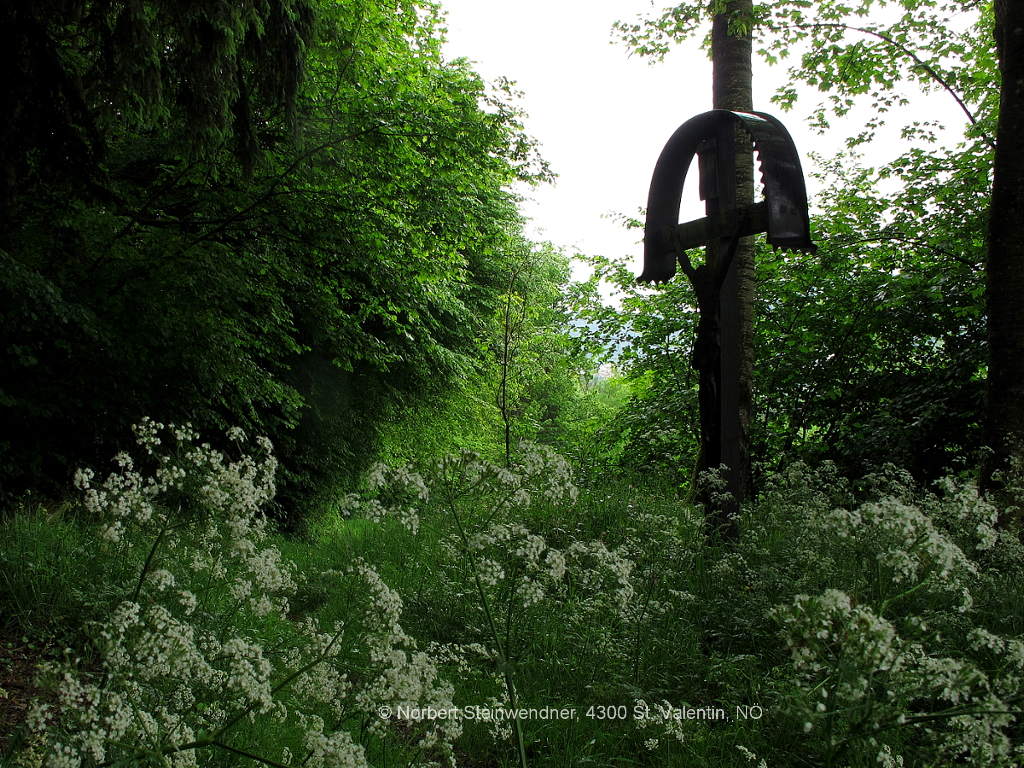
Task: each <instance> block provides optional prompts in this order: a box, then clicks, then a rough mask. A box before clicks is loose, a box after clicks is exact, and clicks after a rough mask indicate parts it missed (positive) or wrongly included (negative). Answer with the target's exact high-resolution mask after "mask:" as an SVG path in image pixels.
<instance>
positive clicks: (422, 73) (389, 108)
mask: <svg viewBox="0 0 1024 768" xmlns="http://www.w3.org/2000/svg"><path fill="white" fill-rule="evenodd" d="M3 13H4V14H6V18H5V19H4V23H3V24H0V26H2V27H3V30H4V32H3V34H4V35H5V36H6V38H7V39H6V43H7V44H6V45H4V46H3V49H4V54H3V55H5V56H7V57H8V58H9V59H10V60H9V61H8V64H9V66H8V71H9V72H14V73H15V77H13V78H11V79H7V80H5V90H4V91H3V93H2V98H3V99H4V104H3V108H2V109H0V112H2V113H3V114H4V116H5V117H4V118H3V119H4V120H5V122H4V125H3V127H2V130H3V131H4V141H3V144H2V146H3V161H2V163H3V167H4V185H5V186H4V189H3V191H4V194H3V211H2V221H3V234H2V238H0V249H2V250H0V258H2V259H3V266H2V269H0V294H2V300H0V306H2V307H3V309H2V313H3V318H2V323H0V328H2V331H0V333H2V335H3V340H2V341H3V343H2V344H0V355H2V356H3V364H2V367H3V370H4V372H5V373H4V377H3V381H2V383H0V407H2V408H3V411H4V414H3V418H2V423H3V433H2V436H0V449H2V451H3V459H2V460H0V482H2V487H3V490H4V492H5V493H7V494H11V493H19V492H21V491H22V490H23V489H24V488H26V487H40V485H42V486H43V487H47V483H49V484H50V486H49V487H55V486H56V484H63V482H65V481H66V479H67V477H68V476H69V474H68V473H69V472H70V471H71V470H72V469H73V467H74V466H75V464H76V463H80V462H87V461H99V460H101V459H102V458H103V457H104V456H105V455H109V454H110V449H111V447H112V446H114V445H116V444H118V443H120V442H121V441H123V439H124V434H126V430H127V429H128V426H129V425H130V424H132V423H135V422H138V420H139V419H140V418H142V417H143V416H150V417H152V418H156V419H158V420H164V421H176V422H179V423H180V422H185V421H188V422H191V423H193V424H194V425H195V426H196V427H199V428H202V427H206V426H213V425H239V426H242V427H243V428H245V429H252V430H258V431H261V432H263V433H265V434H268V435H269V436H270V437H271V438H272V439H273V440H274V442H275V443H276V444H277V445H278V450H279V452H280V453H281V454H282V456H283V459H284V462H283V465H284V468H285V470H286V475H285V477H286V479H287V478H290V481H291V482H290V484H289V483H286V484H285V494H284V497H285V499H287V498H288V494H289V493H292V492H296V493H297V492H299V491H300V490H301V491H303V492H310V491H312V490H313V489H314V488H316V487H323V485H324V483H325V481H326V480H328V479H330V478H331V477H335V478H336V477H337V476H339V475H344V474H346V473H356V472H357V471H358V470H359V468H360V466H361V465H362V464H363V463H365V461H367V460H368V459H369V458H370V457H371V456H372V450H373V448H372V446H373V444H374V437H373V436H374V434H375V430H376V428H377V425H379V424H380V423H381V421H382V420H389V419H394V418H398V417H399V414H400V413H401V409H402V408H403V406H408V405H409V404H410V403H411V402H415V401H422V400H423V399H424V398H429V397H432V396H436V395H438V394H439V393H442V392H443V391H445V389H446V388H447V387H450V386H451V385H452V384H453V383H455V382H458V381H459V380H460V379H462V378H463V377H465V376H466V375H467V372H468V371H470V370H471V369H472V368H473V367H474V365H476V361H477V360H478V359H479V357H480V350H479V348H478V345H477V344H476V341H475V333H474V323H473V322H471V320H472V318H474V317H475V316H476V315H477V314H479V313H481V312H485V311H486V308H488V307H490V306H493V303H494V301H495V300H496V299H495V297H496V296H497V295H500V294H501V293H502V292H503V291H504V290H505V287H506V286H505V285H503V283H502V281H503V277H502V274H503V272H502V269H503V268H502V264H503V260H504V259H505V258H506V255H507V254H509V253H511V251H512V250H513V248H514V247H516V246H515V244H516V242H517V239H518V238H520V237H521V235H520V228H521V221H520V218H519V214H518V212H517V210H516V198H515V196H514V195H513V194H512V193H511V192H510V187H511V185H512V183H513V182H514V181H516V180H527V181H537V180H540V179H543V178H545V177H546V176H548V174H549V172H548V170H547V168H546V166H545V165H544V163H543V162H542V161H541V160H540V159H539V157H538V156H537V154H536V152H535V150H534V147H533V144H532V142H531V140H530V139H529V138H528V137H526V136H525V135H524V133H523V131H522V125H521V121H520V115H519V112H518V110H517V108H516V107H515V105H514V94H513V92H512V90H511V88H510V87H509V86H508V84H507V83H498V84H497V85H496V86H495V87H489V86H487V85H486V84H485V83H484V82H483V81H482V80H481V79H480V78H479V77H478V76H477V75H476V74H475V73H473V72H472V70H471V69H470V68H469V66H468V64H467V63H466V62H464V61H453V62H448V61H445V60H444V58H443V57H442V55H441V52H440V45H441V34H440V31H439V24H440V18H439V16H438V10H437V9H436V8H434V7H433V6H423V5H420V4H416V3H412V2H402V3H391V2H386V1H384V2H370V3H341V4H337V3H326V2H324V3H299V2H279V1H278V0H270V1H269V2H231V3H221V2H209V3H199V4H196V3H177V2H141V3H139V2H133V3H99V2H97V3H53V4H44V5H33V4H29V3H15V4H8V5H6V6H5V9H4V11H3ZM8 139H10V141H8Z"/></svg>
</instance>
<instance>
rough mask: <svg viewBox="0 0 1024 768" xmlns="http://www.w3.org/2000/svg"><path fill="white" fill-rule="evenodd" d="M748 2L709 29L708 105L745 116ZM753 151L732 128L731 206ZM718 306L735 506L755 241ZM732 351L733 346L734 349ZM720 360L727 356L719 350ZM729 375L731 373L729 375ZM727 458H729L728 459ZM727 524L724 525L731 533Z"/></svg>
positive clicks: (750, 344)
mask: <svg viewBox="0 0 1024 768" xmlns="http://www.w3.org/2000/svg"><path fill="white" fill-rule="evenodd" d="M752 20H753V4H752V2H751V0H730V1H729V2H727V3H726V7H725V12H724V13H720V14H717V15H716V16H715V18H714V22H713V27H712V31H711V57H712V62H713V71H712V106H713V107H714V108H715V109H728V110H733V111H737V112H749V111H751V110H752V109H753V108H754V98H753V74H752V68H751V49H752V44H751V29H752ZM753 169H754V164H753V151H752V150H751V145H750V137H749V135H748V134H747V133H746V132H745V131H744V130H743V129H742V128H740V127H738V126H737V128H736V200H735V201H734V202H733V205H734V206H735V207H743V206H746V205H749V204H751V203H753V202H754V176H753ZM722 304H723V306H727V307H735V308H738V310H739V311H738V313H734V312H726V313H724V314H723V316H722V318H721V323H722V341H723V344H732V345H738V347H739V349H738V351H737V353H736V354H733V355H729V357H731V359H733V360H738V361H739V371H738V376H739V388H738V390H737V391H736V393H735V395H733V397H735V398H738V404H737V403H736V402H735V401H733V402H732V403H730V404H727V407H733V408H735V407H738V409H739V434H738V435H736V436H735V440H736V444H735V445H723V446H722V456H723V463H725V464H727V465H728V464H730V463H733V464H735V466H730V467H729V469H730V470H731V472H730V484H729V485H730V488H729V490H730V491H731V493H732V495H733V497H734V499H735V502H736V504H735V505H734V508H735V506H736V505H738V504H739V503H742V502H743V501H745V500H746V499H747V498H749V496H750V492H751V472H750V424H751V420H752V419H751V415H752V414H751V411H752V388H753V386H752V385H753V375H754V239H753V238H752V237H745V238H743V239H741V240H740V242H739V244H738V246H737V249H736V254H735V256H734V257H733V261H732V266H731V267H730V270H729V273H728V277H727V278H726V281H725V283H724V285H723V286H722ZM734 348H735V346H734ZM723 357H726V355H725V350H724V349H723ZM729 375H736V373H735V372H732V371H730V372H729ZM726 457H730V458H729V459H727V458H726ZM731 528H732V526H731V525H730V526H728V527H727V530H728V529H731Z"/></svg>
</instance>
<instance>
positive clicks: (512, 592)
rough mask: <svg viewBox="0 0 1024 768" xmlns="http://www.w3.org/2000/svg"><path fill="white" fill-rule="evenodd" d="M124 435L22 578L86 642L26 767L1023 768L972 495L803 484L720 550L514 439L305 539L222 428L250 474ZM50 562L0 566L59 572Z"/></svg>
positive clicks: (788, 486)
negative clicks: (136, 452) (505, 461)
mask: <svg viewBox="0 0 1024 768" xmlns="http://www.w3.org/2000/svg"><path fill="white" fill-rule="evenodd" d="M137 433H138V443H139V447H140V449H141V455H140V456H138V457H134V458H133V457H131V456H129V455H128V454H127V453H125V454H120V455H119V456H118V457H117V459H116V462H117V465H118V471H116V472H115V473H113V474H111V475H110V476H108V477H107V478H106V479H104V480H103V481H97V479H96V477H95V476H94V475H93V474H91V473H90V472H88V471H83V472H81V473H79V475H78V476H77V478H76V483H77V485H78V486H79V492H80V493H81V494H82V502H81V505H80V508H81V511H80V512H79V513H78V517H71V516H68V519H66V520H64V521H62V522H61V526H63V527H62V528H61V530H66V531H67V535H66V536H64V535H63V534H62V535H61V536H63V538H61V536H56V537H54V538H53V541H54V542H61V543H60V544H59V547H60V552H61V553H62V555H64V556H65V559H64V561H63V565H62V567H61V569H59V570H54V569H53V568H52V567H51V568H50V569H49V570H44V571H40V572H39V575H40V576H45V577H46V578H41V579H39V580H38V582H37V588H36V590H35V592H33V591H32V589H31V587H30V585H31V583H32V582H33V579H34V578H35V577H34V576H33V574H32V572H31V569H30V570H29V571H28V572H26V575H25V576H24V577H19V576H8V578H7V582H6V584H7V586H6V591H5V593H4V595H3V596H2V598H0V599H2V600H3V601H4V605H5V606H7V607H10V608H11V609H12V610H14V611H16V612H17V615H18V616H19V617H20V619H21V620H23V624H22V625H23V626H30V625H31V624H32V622H33V621H34V619H33V617H35V616H38V615H40V613H41V612H45V604H47V601H49V602H50V603H53V604H54V605H58V606H59V607H60V615H61V616H64V617H66V618H65V619H64V621H66V622H68V623H75V622H78V623H79V624H80V625H81V626H80V629H81V630H82V631H81V632H80V633H79V634H78V635H76V634H75V633H74V632H71V631H69V632H67V633H65V634H64V635H61V636H62V637H67V638H76V637H80V638H84V639H82V640H81V641H80V642H79V641H76V640H74V639H69V640H68V643H69V645H75V644H76V643H77V645H76V647H75V648H71V647H69V648H68V650H67V653H66V654H65V658H64V660H63V661H51V662H49V663H48V664H46V665H44V667H43V671H42V678H41V681H42V683H43V684H44V686H46V687H47V689H48V690H50V691H52V694H50V698H49V699H47V698H46V697H45V696H44V697H42V698H41V699H40V702H39V704H38V705H37V706H36V708H35V710H34V711H33V714H32V717H31V718H30V725H31V727H32V728H33V729H35V732H36V733H37V734H38V735H37V737H36V739H35V741H31V740H30V742H31V743H32V744H34V746H33V747H32V749H30V750H29V749H26V750H22V752H21V753H19V754H12V755H11V756H9V761H12V762H11V764H12V765H30V764H33V763H32V760H33V759H38V760H43V761H44V762H45V764H47V765H53V766H77V765H92V766H99V765H115V764H116V765H174V766H178V765H181V766H186V765H234V764H238V765H250V764H253V763H259V764H265V765H274V766H277V765H309V766H315V765H322V766H364V765H389V766H390V765H439V764H452V763H456V764H462V765H469V766H485V765H495V764H496V765H500V766H505V765H519V766H521V767H523V768H525V766H542V765H543V766H570V765H574V766H575V765H618V764H628V765H642V766H660V765H696V766H702V765H703V766H711V765H714V766H741V765H742V766H757V768H761V767H762V766H763V768H768V766H771V767H772V768H775V767H776V766H790V765H792V766H805V765H809V764H811V765H822V766H877V765H883V766H897V765H903V766H911V765H922V766H923V765H945V764H950V763H953V762H955V763H957V764H966V765H978V766H980V765H996V766H1000V765H1002V766H1014V765H1019V764H1020V763H1021V761H1022V760H1024V747H1022V741H1024V739H1022V729H1021V725H1020V723H1019V716H1020V713H1021V702H1022V698H1021V692H1022V690H1024V642H1022V632H1024V606H1022V605H1021V600H1020V595H1021V594H1022V589H1021V587H1022V574H1024V548H1022V547H1021V544H1020V540H1019V538H1018V537H1017V535H1016V534H1015V533H1014V532H1011V531H1007V530H1006V529H1004V528H1000V527H999V526H998V525H997V524H996V523H997V510H996V509H994V508H993V507H992V506H991V505H990V504H988V503H987V502H986V501H985V500H984V499H981V498H979V497H978V495H977V493H976V491H975V489H974V487H973V486H972V485H971V484H970V483H963V482H959V481H956V480H953V479H947V480H945V481H943V482H942V483H941V484H939V485H938V486H936V488H934V489H932V490H928V491H925V490H922V489H919V488H916V487H914V485H913V483H911V482H910V480H909V478H908V477H907V476H906V475H905V474H903V473H901V472H899V471H898V470H895V469H892V468H889V469H886V470H884V471H882V472H880V473H878V474H876V475H875V476H872V477H870V478H867V479H864V480H862V481H861V482H860V483H859V485H858V486H857V487H856V493H855V492H854V490H853V487H852V486H851V485H850V484H849V483H848V482H847V481H845V480H844V479H843V478H840V477H838V476H836V474H835V471H834V470H833V469H832V468H831V467H829V466H828V465H825V466H822V467H820V468H818V469H816V470H812V469H810V468H808V467H805V466H802V465H794V466H791V467H790V468H788V469H787V470H785V471H784V472H781V473H777V474H776V475H774V476H772V477H771V478H770V479H769V482H768V483H767V485H766V487H765V488H764V489H763V491H762V493H761V495H760V497H759V499H758V502H757V503H756V504H752V505H750V506H748V507H746V508H744V510H743V511H742V512H741V514H740V518H739V519H738V520H737V527H738V530H739V538H738V540H736V541H734V542H722V541H720V540H718V539H717V538H715V537H714V536H711V535H709V533H708V530H707V528H706V527H705V524H704V518H703V515H702V514H701V511H700V510H699V509H696V508H694V507H693V506H692V505H688V504H686V503H685V502H683V501H680V500H678V499H676V498H673V497H672V496H671V494H665V493H664V492H651V491H647V490H645V489H644V488H642V487H633V486H631V485H629V484H628V483H626V482H600V481H592V482H589V483H587V484H585V485H584V486H583V487H579V486H578V484H577V482H576V481H575V480H574V478H573V475H572V471H571V467H570V466H569V465H568V464H567V463H566V462H565V461H564V460H563V459H562V458H561V457H559V456H558V455H556V454H554V453H553V452H551V451H550V450H548V449H545V448H543V447H537V446H522V447H521V450H520V452H519V454H518V459H517V462H516V463H515V464H514V465H512V466H509V467H504V466H499V465H495V464H492V463H489V462H487V461H484V460H482V459H481V458H480V457H479V456H477V455H475V454H472V453H462V454H458V455H454V456H450V457H447V458H444V459H442V460H440V461H434V462H429V463H426V464H423V465H418V466H414V465H403V466H385V465H378V466H376V467H374V468H373V469H372V470H371V471H370V473H369V474H368V475H367V477H366V478H365V481H364V484H363V487H362V488H361V489H360V492H359V493H358V494H351V495H349V496H348V497H347V498H346V499H345V500H344V503H343V504H342V505H341V506H340V507H339V509H337V510H336V511H334V512H331V513H329V514H327V515H325V516H323V517H321V518H320V519H319V520H317V521H315V523H314V524H312V525H311V526H310V534H309V536H308V537H307V538H306V539H302V540H297V539H291V540H287V539H284V538H281V537H280V536H277V535H276V534H274V533H273V532H272V531H271V530H270V528H269V527H268V524H267V522H266V519H265V518H264V517H263V515H262V512H261V510H262V508H263V507H264V505H265V504H266V503H267V502H268V501H269V500H270V498H271V497H272V495H273V475H274V467H275V463H274V459H273V456H272V453H271V450H270V446H269V444H267V443H266V442H265V441H260V440H257V441H254V444H253V445H252V446H251V448H250V450H251V451H252V453H253V455H252V456H246V455H245V452H244V450H243V448H244V447H245V446H248V445H249V444H248V443H246V442H245V441H244V435H242V434H241V433H240V432H239V431H233V433H232V437H233V438H234V439H235V440H236V441H237V444H238V458H237V459H236V460H231V459H229V458H228V457H227V456H225V455H223V454H221V453H219V452H217V451H215V450H213V449H212V448H210V447H209V446H206V445H202V444H198V443H197V440H198V438H197V436H196V435H194V434H193V433H192V432H191V430H189V429H187V428H173V427H163V426H161V425H158V424H154V423H153V422H148V421H147V422H144V423H143V424H141V425H140V426H139V427H138V429H137ZM22 519H23V522H19V518H18V517H17V516H16V517H15V518H13V519H12V520H11V521H9V522H8V523H7V524H6V528H7V531H10V532H16V531H17V530H21V529H18V528H17V526H18V525H25V526H31V525H33V524H35V523H33V522H32V517H31V516H27V515H26V516H22ZM72 522H73V524H72ZM25 530H27V528H26V529H25ZM72 545H73V546H72ZM40 546H44V547H45V546H49V545H46V544H45V542H44V544H42V545H41V544H40V543H38V542H32V543H31V544H30V540H29V538H28V537H26V536H24V535H20V536H18V535H11V536H5V539H4V543H3V545H0V558H3V560H4V561H5V562H6V563H14V562H16V561H17V562H20V563H30V564H31V563H51V565H52V562H53V560H52V558H48V557H47V556H46V555H45V553H41V552H39V547H40ZM53 546H54V547H57V546H58V544H57V543H54V544H53ZM19 558H20V559H19ZM33 567H35V566H33ZM83 574H87V576H86V577H85V578H84V579H83ZM62 579H66V580H70V579H76V580H77V581H78V582H79V586H78V592H76V593H74V594H76V595H77V597H75V598H74V599H70V598H68V597H67V596H64V597H58V595H60V594H61V590H60V589H59V588H57V585H56V582H60V581H61V580H62ZM33 596H34V597H35V599H37V600H38V601H39V602H40V603H42V604H43V605H35V606H31V605H30V604H31V602H32V598H33ZM76 601H77V604H76ZM76 605H77V606H78V607H76ZM40 736H41V738H40Z"/></svg>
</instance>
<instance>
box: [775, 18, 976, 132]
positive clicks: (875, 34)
mask: <svg viewBox="0 0 1024 768" xmlns="http://www.w3.org/2000/svg"><path fill="white" fill-rule="evenodd" d="M765 26H767V27H768V29H770V30H772V31H773V32H777V31H779V30H780V29H783V28H787V27H792V28H795V29H845V30H848V31H850V32H860V33H861V34H864V35H871V36H872V37H877V38H878V39H879V40H882V41H883V42H885V43H887V44H888V45H891V46H892V47H893V48H895V49H897V50H898V51H900V52H901V53H903V55H904V56H906V57H907V58H909V59H911V60H912V61H913V62H914V65H915V66H917V67H919V68H920V69H923V70H924V71H925V72H926V73H927V74H928V76H929V77H930V78H931V79H932V80H934V81H935V82H936V83H938V84H939V85H941V86H942V87H943V89H945V91H946V92H947V93H948V94H949V95H950V96H952V97H953V99H954V101H956V103H957V104H958V105H960V109H962V110H963V112H964V114H965V115H967V119H968V120H969V121H970V123H971V125H972V126H973V127H975V128H977V126H978V120H977V118H976V117H975V116H974V113H973V112H971V110H970V109H969V108H968V107H967V105H966V104H965V103H964V100H963V99H961V98H960V95H959V94H958V93H957V92H956V91H955V90H954V89H953V86H951V85H950V84H949V83H948V82H946V80H945V78H943V77H942V75H940V74H939V73H938V72H936V71H935V69H934V68H933V67H932V66H931V65H929V64H928V63H926V62H925V61H923V60H922V59H921V57H919V56H918V55H917V54H916V53H914V51H912V50H911V49H910V48H908V47H907V46H905V45H903V44H902V43H898V42H896V41H895V40H893V39H892V38H891V37H889V36H888V35H886V34H883V33H882V32H879V31H878V30H877V29H868V28H864V27H854V26H852V25H850V24H842V23H840V22H832V23H816V24H793V25H784V26H783V27H777V26H774V25H772V24H766V25H765ZM980 133H981V138H982V139H983V140H984V141H985V143H986V144H988V145H989V146H990V147H991V148H992V149H995V147H996V143H995V141H994V140H993V139H992V138H991V137H990V136H989V135H988V134H987V133H985V132H984V131H981V132H980Z"/></svg>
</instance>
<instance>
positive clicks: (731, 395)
mask: <svg viewBox="0 0 1024 768" xmlns="http://www.w3.org/2000/svg"><path fill="white" fill-rule="evenodd" d="M737 126H740V127H742V128H744V129H745V130H746V132H747V133H748V134H749V136H750V138H751V141H752V143H753V148H754V150H755V151H756V152H757V154H758V159H759V161H760V165H761V173H762V182H763V185H764V200H762V201H761V202H758V203H753V204H751V205H747V206H743V207H737V204H736V135H737V130H736V128H737ZM694 155H696V156H697V157H698V167H699V172H700V184H699V186H700V197H701V199H702V200H704V203H705V211H706V213H707V215H706V216H705V217H704V218H703V219H698V220H696V221H690V222H687V223H685V224H680V223H678V222H679V203H680V201H681V200H682V192H683V185H684V182H685V180H686V172H687V170H688V169H689V166H690V162H691V161H692V160H693V157H694ZM760 232H767V234H768V243H769V245H771V246H773V247H777V248H784V249H786V250H799V251H809V252H812V253H813V252H814V251H815V246H814V244H813V243H812V242H811V239H810V223H809V217H808V212H807V192H806V189H805V187H804V178H803V172H802V171H801V168H800V158H799V156H798V155H797V152H796V147H795V145H794V144H793V140H792V138H791V137H790V135H789V132H788V131H786V129H785V127H783V125H782V124H781V123H780V122H779V121H778V120H776V119H775V118H773V117H771V116H769V115H766V114H763V113H760V112H752V113H746V112H730V111H728V110H712V111H711V112H705V113H704V114H703V115H698V116H697V117H694V118H692V119H690V120H688V121H687V122H686V123H684V124H683V125H682V126H680V127H679V129H678V130H676V132H675V133H674V134H673V135H672V137H671V138H670V139H669V141H668V143H667V144H666V145H665V149H664V150H662V153H661V156H660V157H659V158H658V163H657V165H656V166H655V169H654V175H653V177H652V179H651V191H650V195H649V197H648V202H647V223H646V226H645V229H644V271H643V273H642V274H641V275H640V278H639V279H640V280H641V281H643V282H662V281H665V280H668V279H670V278H671V277H672V276H673V275H674V274H675V270H676V264H677V263H678V264H679V266H680V268H681V269H682V270H683V272H684V273H685V274H686V276H687V277H688V278H689V279H690V282H691V283H692V284H693V287H694V291H695V293H696V295H697V306H698V309H699V311H700V319H699V322H698V326H697V336H696V340H695V342H694V346H693V355H692V357H691V365H692V366H693V368H694V369H695V370H696V371H697V374H698V378H699V390H698V400H699V403H700V422H701V425H700V426H701V451H702V456H701V461H700V462H699V466H698V468H699V469H704V468H717V467H719V466H725V467H726V469H725V470H724V471H725V479H726V490H727V491H728V492H729V493H730V495H731V501H730V502H729V503H728V504H726V505H723V506H724V508H723V509H720V510H719V512H720V514H721V517H722V519H723V520H726V519H728V517H729V514H730V513H731V512H734V511H737V510H738V508H739V505H740V504H741V503H742V502H743V501H744V499H743V498H742V486H741V483H740V478H741V476H742V474H743V473H744V472H745V471H747V470H749V468H744V467H741V462H743V461H744V457H745V456H748V455H749V451H747V452H744V451H743V450H742V446H741V441H742V439H743V437H742V433H741V429H740V412H739V411H740V396H739V383H740V351H741V350H740V327H739V299H738V286H737V282H738V281H737V267H736V263H735V259H734V258H733V257H734V256H735V253H736V248H737V246H738V244H739V241H740V238H742V237H747V236H750V235H754V234H758V233H760ZM698 247H706V248H707V257H706V259H705V261H704V263H703V264H699V265H698V266H696V267H694V265H693V262H692V261H691V260H690V257H689V255H688V251H690V250H692V249H694V248H698Z"/></svg>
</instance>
